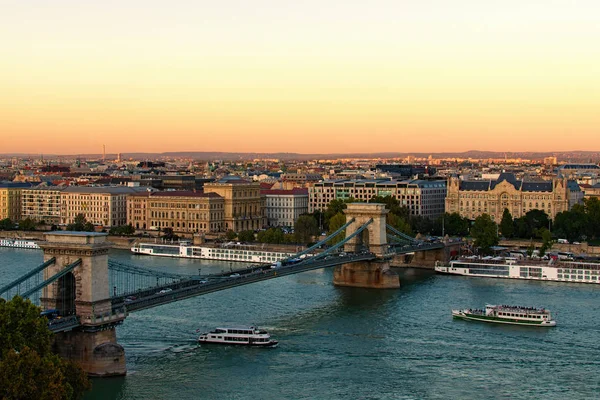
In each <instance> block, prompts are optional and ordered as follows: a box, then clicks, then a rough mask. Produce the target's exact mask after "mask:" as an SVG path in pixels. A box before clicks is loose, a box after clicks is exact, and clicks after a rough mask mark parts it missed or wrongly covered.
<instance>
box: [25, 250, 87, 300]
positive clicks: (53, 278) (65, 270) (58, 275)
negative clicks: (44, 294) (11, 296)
mask: <svg viewBox="0 0 600 400" xmlns="http://www.w3.org/2000/svg"><path fill="white" fill-rule="evenodd" d="M79 264H81V258H79V259H77V261H75V262H72V263H71V264H69V265H67V266H66V267H65V268H63V269H62V270H60V272H58V273H56V274H54V275H52V276H51V277H50V278H48V279H46V280H45V281H44V282H42V283H40V284H39V285H36V286H35V287H33V288H31V289H29V290H28V291H26V292H24V293H23V294H22V295H21V296H22V297H23V298H28V297H29V296H31V295H32V294H34V293H35V292H37V291H38V290H41V289H43V288H45V287H46V286H48V285H49V284H51V283H52V282H54V281H56V280H57V279H60V278H62V277H63V276H65V275H66V274H67V273H69V272H71V271H73V269H75V267H76V266H78V265H79Z"/></svg>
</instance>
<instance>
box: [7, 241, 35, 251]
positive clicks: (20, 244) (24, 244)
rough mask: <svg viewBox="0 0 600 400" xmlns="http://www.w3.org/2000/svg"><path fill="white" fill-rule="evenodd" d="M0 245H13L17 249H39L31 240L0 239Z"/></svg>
mask: <svg viewBox="0 0 600 400" xmlns="http://www.w3.org/2000/svg"><path fill="white" fill-rule="evenodd" d="M0 247H14V248H17V249H36V250H37V249H39V248H40V246H38V244H37V243H36V242H34V241H33V240H20V239H0Z"/></svg>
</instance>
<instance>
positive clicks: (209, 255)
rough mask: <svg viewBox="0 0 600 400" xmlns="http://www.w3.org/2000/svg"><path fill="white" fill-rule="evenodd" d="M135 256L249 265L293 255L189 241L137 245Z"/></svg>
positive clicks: (133, 248)
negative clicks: (199, 244)
mask: <svg viewBox="0 0 600 400" xmlns="http://www.w3.org/2000/svg"><path fill="white" fill-rule="evenodd" d="M131 251H132V252H133V253H135V254H145V255H150V256H163V257H181V258H200V259H205V260H221V261H239V262H249V263H276V262H277V261H281V260H283V259H285V258H289V257H290V256H292V255H293V253H283V252H276V251H266V250H262V249H260V248H259V247H258V246H256V245H241V244H240V245H238V244H234V243H226V244H223V245H221V246H220V247H211V246H194V245H192V244H191V242H189V241H181V242H179V243H176V244H167V243H138V244H136V245H134V246H133V247H131Z"/></svg>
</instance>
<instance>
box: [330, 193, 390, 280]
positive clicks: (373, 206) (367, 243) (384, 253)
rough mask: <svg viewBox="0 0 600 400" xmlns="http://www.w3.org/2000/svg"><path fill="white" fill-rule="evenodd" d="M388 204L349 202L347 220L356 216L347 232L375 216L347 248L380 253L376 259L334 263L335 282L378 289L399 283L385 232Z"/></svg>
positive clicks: (348, 233) (345, 246) (351, 231)
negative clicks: (340, 263)
mask: <svg viewBox="0 0 600 400" xmlns="http://www.w3.org/2000/svg"><path fill="white" fill-rule="evenodd" d="M388 212H389V211H388V210H386V208H385V204H379V203H350V204H348V208H347V209H346V211H345V214H346V221H350V220H351V219H352V218H354V219H355V221H354V223H352V224H351V225H350V226H349V227H348V228H346V236H349V235H351V234H352V233H354V232H356V230H357V229H358V228H359V227H360V226H362V225H364V224H365V223H367V222H368V221H369V220H371V219H372V220H373V222H372V223H371V224H369V226H368V227H367V228H366V229H365V230H364V231H362V233H361V234H359V235H357V236H355V237H354V238H352V239H351V240H349V241H348V242H347V243H346V244H345V245H344V250H345V251H347V252H360V251H362V250H368V251H370V252H372V253H374V254H375V255H377V256H378V259H377V260H374V261H358V262H352V263H348V264H343V265H340V266H338V267H335V270H334V272H333V284H334V285H337V286H353V287H363V288H376V289H394V288H399V287H400V278H399V277H398V274H396V273H395V272H394V271H392V270H391V269H390V259H391V256H390V255H388V244H387V234H386V214H387V213H388Z"/></svg>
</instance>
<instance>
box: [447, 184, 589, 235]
mask: <svg viewBox="0 0 600 400" xmlns="http://www.w3.org/2000/svg"><path fill="white" fill-rule="evenodd" d="M582 197H583V194H582V192H581V190H580V189H579V186H578V185H577V184H576V183H575V182H573V181H569V180H567V179H566V178H555V179H553V180H551V181H539V182H527V181H520V180H517V179H516V177H515V176H514V175H513V174H510V173H503V174H501V175H500V176H499V177H498V179H497V180H495V181H494V180H473V181H466V180H460V179H459V178H458V177H451V178H450V179H449V180H448V194H447V196H446V212H448V213H459V214H460V215H461V216H462V217H466V218H469V219H471V220H472V219H475V218H477V217H478V216H480V215H481V214H488V215H490V216H491V217H492V219H493V220H494V221H496V222H497V223H499V222H500V221H501V220H502V213H503V212H504V209H505V208H507V209H508V211H510V213H511V214H512V216H513V218H520V217H522V216H523V215H525V214H526V213H527V212H528V211H531V210H535V209H538V210H542V211H544V212H545V213H546V214H548V216H549V217H550V218H552V219H554V217H555V216H556V214H557V213H559V212H562V211H567V210H569V209H570V208H571V207H572V206H573V205H574V204H577V203H579V202H581V199H582Z"/></svg>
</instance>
